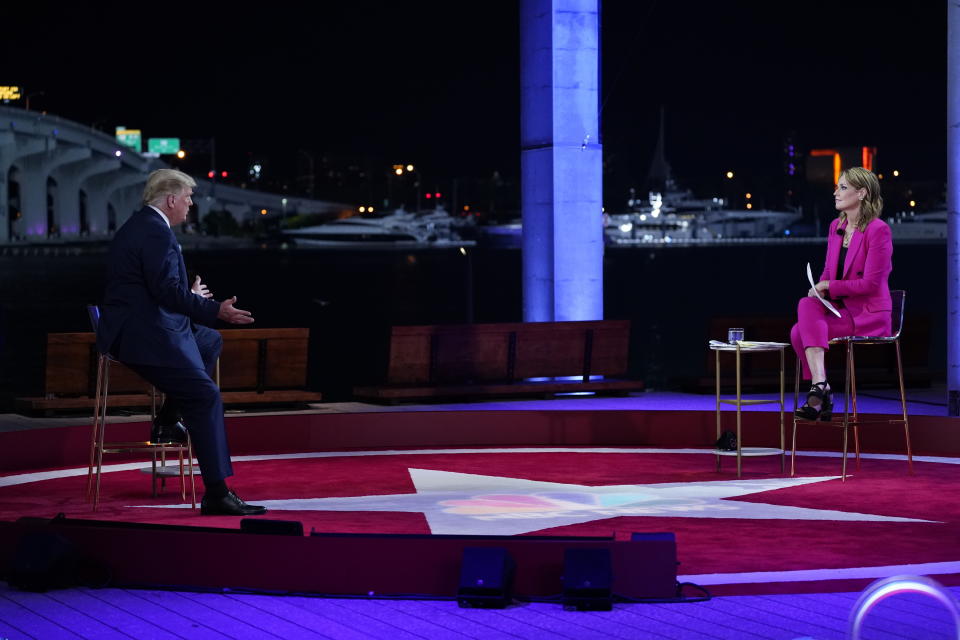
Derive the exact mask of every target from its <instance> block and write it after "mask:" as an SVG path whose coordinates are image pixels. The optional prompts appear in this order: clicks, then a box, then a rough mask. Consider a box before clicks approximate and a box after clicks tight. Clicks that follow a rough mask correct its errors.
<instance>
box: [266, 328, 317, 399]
mask: <svg viewBox="0 0 960 640" xmlns="http://www.w3.org/2000/svg"><path fill="white" fill-rule="evenodd" d="M266 358H267V361H266V376H265V379H264V381H263V383H264V386H265V387H266V388H267V389H287V388H291V387H303V386H306V383H307V379H306V378H307V339H306V338H300V337H297V338H274V339H271V340H269V341H268V342H267V353H266Z"/></svg>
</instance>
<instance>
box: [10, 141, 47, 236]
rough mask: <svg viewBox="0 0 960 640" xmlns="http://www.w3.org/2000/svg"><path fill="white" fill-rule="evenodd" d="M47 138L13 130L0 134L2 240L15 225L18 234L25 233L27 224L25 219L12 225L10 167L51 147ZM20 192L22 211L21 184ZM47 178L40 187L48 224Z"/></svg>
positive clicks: (43, 209)
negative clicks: (24, 221) (19, 133)
mask: <svg viewBox="0 0 960 640" xmlns="http://www.w3.org/2000/svg"><path fill="white" fill-rule="evenodd" d="M47 140H48V139H46V138H33V137H27V136H24V135H17V134H15V133H14V132H12V131H5V132H3V134H0V242H8V241H10V240H11V238H10V227H11V226H13V227H14V228H15V229H16V230H17V231H16V232H17V233H18V234H21V235H22V234H24V233H25V227H26V225H25V224H24V223H23V219H22V218H21V220H19V221H17V222H15V223H14V224H13V225H10V216H11V215H13V212H12V211H9V206H8V203H9V200H10V185H9V183H8V179H9V177H10V168H11V167H12V166H13V165H14V163H17V162H18V161H20V159H22V158H27V157H29V156H31V155H33V154H36V153H41V152H43V151H44V150H46V149H48V148H50V144H53V143H52V142H51V143H48V142H47ZM18 186H19V187H20V193H21V208H20V209H21V211H22V210H23V207H22V199H23V195H22V194H23V186H22V185H21V184H19V181H18ZM46 188H47V185H46V180H44V181H43V184H42V186H41V187H40V189H41V191H42V196H41V198H40V201H41V202H42V203H43V207H42V209H41V211H42V212H43V218H42V219H43V222H44V225H46V220H47V197H46Z"/></svg>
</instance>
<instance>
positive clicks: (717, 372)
mask: <svg viewBox="0 0 960 640" xmlns="http://www.w3.org/2000/svg"><path fill="white" fill-rule="evenodd" d="M714 354H716V366H715V367H714V369H713V372H714V374H715V377H714V380H715V383H716V390H717V440H720V351H719V349H718V350H717V351H714ZM722 457H723V456H721V455H719V454H717V456H716V458H717V473H719V472H720V460H721V458H722Z"/></svg>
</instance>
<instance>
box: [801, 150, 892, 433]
mask: <svg viewBox="0 0 960 640" xmlns="http://www.w3.org/2000/svg"><path fill="white" fill-rule="evenodd" d="M833 199H834V204H835V206H836V209H837V211H838V212H839V215H838V216H837V218H836V220H834V221H833V222H832V223H831V224H830V232H829V233H828V234H827V257H826V261H825V262H824V266H823V273H822V275H821V276H820V281H819V282H817V284H816V285H815V286H814V287H813V288H811V289H810V291H809V292H807V297H806V298H803V299H802V300H800V304H799V305H798V306H797V324H795V325H794V326H793V329H792V330H791V332H790V341H791V342H792V343H793V348H794V349H795V350H796V352H797V358H799V359H800V363H801V367H802V369H803V377H804V379H805V380H810V382H811V386H810V391H809V393H808V394H807V400H806V402H805V403H804V405H803V406H802V407H800V408H799V409H797V411H796V413H797V416H799V417H801V418H805V419H807V420H824V421H827V420H830V418H831V417H832V414H833V401H832V399H831V392H830V384H829V383H828V382H827V372H826V369H825V367H824V352H825V351H826V350H827V349H828V348H829V347H828V343H829V341H830V339H831V338H836V337H839V336H882V335H890V332H891V326H890V311H891V307H892V304H891V302H890V288H889V285H888V283H887V280H888V279H889V277H890V271H891V270H892V269H893V262H892V257H893V242H892V240H891V237H890V227H889V226H887V223H886V222H884V221H883V220H881V219H880V213H881V211H882V210H883V198H881V197H880V182H879V181H878V180H877V176H875V175H874V174H873V172H872V171H868V170H867V169H864V168H863V167H852V168H850V169H847V170H846V171H844V172H843V173H842V174H840V179H839V180H838V181H837V188H836V189H835V190H834V192H833ZM818 293H819V294H820V296H822V297H827V298H829V299H830V300H832V301H833V304H834V306H835V307H836V308H837V310H838V311H839V312H840V317H839V318H838V317H836V316H835V315H833V314H832V313H831V312H830V311H829V310H827V308H826V307H824V305H823V304H821V303H820V301H819V300H816V299H815V298H816V297H817V294H818Z"/></svg>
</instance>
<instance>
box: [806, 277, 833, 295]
mask: <svg viewBox="0 0 960 640" xmlns="http://www.w3.org/2000/svg"><path fill="white" fill-rule="evenodd" d="M828 291H830V281H829V280H821V281H820V282H818V283H817V284H815V285H814V286H813V287H811V288H810V291H807V297H808V298H823V297H825V296H826V295H827V292H828Z"/></svg>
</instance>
